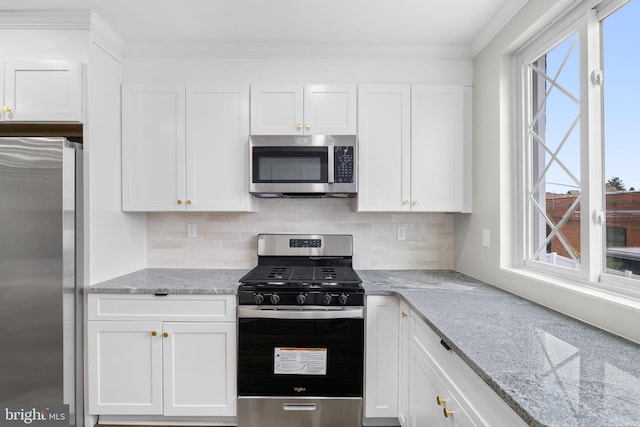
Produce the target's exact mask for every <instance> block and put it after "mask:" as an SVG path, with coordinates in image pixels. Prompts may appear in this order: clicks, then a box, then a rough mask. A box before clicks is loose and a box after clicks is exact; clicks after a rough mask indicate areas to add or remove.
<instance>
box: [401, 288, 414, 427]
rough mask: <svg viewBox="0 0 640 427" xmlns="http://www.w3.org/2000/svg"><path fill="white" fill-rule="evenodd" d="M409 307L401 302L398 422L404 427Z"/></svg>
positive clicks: (406, 410) (407, 423) (407, 372)
mask: <svg viewBox="0 0 640 427" xmlns="http://www.w3.org/2000/svg"><path fill="white" fill-rule="evenodd" d="M410 313H411V311H410V309H409V306H408V305H407V303H405V302H404V301H403V300H401V301H400V305H399V313H398V319H399V322H400V325H399V328H398V329H399V335H400V342H399V345H398V349H399V354H398V371H399V375H398V421H400V425H401V426H402V427H407V426H408V425H409V341H410V339H411V334H410V328H409V326H410V325H409V314H410Z"/></svg>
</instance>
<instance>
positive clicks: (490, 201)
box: [455, 0, 640, 342]
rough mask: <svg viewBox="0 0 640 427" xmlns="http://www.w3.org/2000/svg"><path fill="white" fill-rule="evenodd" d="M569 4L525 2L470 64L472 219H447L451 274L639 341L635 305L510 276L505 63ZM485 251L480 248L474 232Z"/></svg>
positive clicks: (508, 76) (512, 210) (510, 161)
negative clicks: (486, 241)
mask: <svg viewBox="0 0 640 427" xmlns="http://www.w3.org/2000/svg"><path fill="white" fill-rule="evenodd" d="M570 3H571V1H570V0H562V1H556V0H538V1H530V2H528V3H527V4H526V5H525V7H524V8H523V9H522V10H521V11H520V12H519V13H518V14H517V15H516V16H515V17H514V19H513V20H512V21H511V22H510V23H509V24H508V25H507V26H506V27H505V28H504V29H503V30H502V31H501V32H500V33H499V34H498V35H497V36H496V37H495V38H494V39H493V40H492V42H491V43H490V44H488V45H487V46H486V47H485V48H484V49H483V50H482V51H481V52H480V53H479V54H478V55H477V56H476V58H475V60H474V93H473V144H474V149H473V180H472V182H473V214H472V215H470V216H463V215H460V216H457V217H456V220H455V268H456V269H457V270H459V271H461V272H463V273H466V274H469V275H471V276H474V277H476V278H478V279H481V280H484V281H486V282H489V283H492V284H494V285H496V286H499V287H501V288H504V289H506V290H508V291H510V292H513V293H515V294H518V295H521V296H524V297H525V298H528V299H531V300H533V301H536V302H539V303H540V304H543V305H545V306H548V307H551V308H553V309H556V310H558V311H560V312H563V313H566V314H568V315H570V316H573V317H576V318H579V319H581V320H584V321H586V322H588V323H592V324H594V325H596V326H599V327H601V328H603V329H606V330H609V331H611V332H614V333H616V334H619V335H622V336H624V337H627V338H629V339H632V340H634V341H636V342H640V329H639V328H638V327H637V325H638V319H639V317H640V304H638V303H634V302H631V301H629V300H624V299H622V298H615V297H613V296H609V295H605V294H604V293H601V292H597V291H593V290H589V289H586V288H584V287H578V286H570V285H569V284H567V283H563V282H562V281H556V282H552V281H549V280H543V279H540V278H536V277H533V276H531V275H528V276H525V275H523V274H520V273H518V272H516V271H515V270H514V269H512V267H513V266H514V264H515V260H514V259H513V258H514V256H515V249H514V248H515V245H516V240H515V236H516V234H515V231H516V229H515V223H514V221H515V219H516V218H517V213H516V206H517V201H516V199H515V196H514V194H515V190H516V189H515V176H516V175H515V171H516V169H515V168H516V157H515V151H514V150H515V149H516V144H517V139H516V137H515V132H514V129H513V127H514V125H515V121H514V120H515V119H514V117H513V113H514V111H515V106H514V95H513V88H514V84H515V83H514V76H515V74H514V71H513V68H512V63H511V58H512V53H513V52H514V50H515V49H517V48H518V47H520V46H521V45H522V44H523V43H524V42H525V41H526V40H528V39H529V38H530V37H531V36H532V35H533V34H535V33H536V32H537V31H539V30H540V29H541V28H542V26H543V25H545V24H547V23H548V22H550V21H551V20H553V19H554V18H556V17H557V16H558V15H560V14H562V11H563V9H564V8H566V7H567V6H568V5H569V4H570ZM483 229H488V230H489V231H490V234H491V246H490V247H489V248H484V247H482V230H483Z"/></svg>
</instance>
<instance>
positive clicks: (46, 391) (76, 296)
mask: <svg viewBox="0 0 640 427" xmlns="http://www.w3.org/2000/svg"><path fill="white" fill-rule="evenodd" d="M81 172H82V145H81V144H78V143H75V142H71V141H69V140H67V139H66V138H58V137H56V138H18V137H16V138H12V137H11V138H10V137H3V138H0V406H2V407H9V408H16V407H18V406H19V407H21V408H24V410H25V411H27V410H30V408H36V409H37V408H40V407H43V406H45V405H49V406H52V407H53V406H62V405H69V408H68V410H69V414H68V416H67V419H66V420H65V423H64V424H65V425H72V426H73V425H82V424H83V423H82V404H81V402H82V378H81V377H82V370H81V364H80V359H81V357H82V356H81V355H82V347H81V337H82V333H81V325H82V320H81V307H82V295H81V289H79V288H80V287H81V286H79V285H78V284H79V283H81V278H80V277H76V276H77V271H79V268H77V267H79V265H78V264H80V263H79V262H78V260H79V259H81V253H80V252H78V253H76V248H77V246H78V244H77V241H76V239H77V238H78V237H79V236H81V234H82V233H81V232H80V233H78V231H79V230H81V228H79V227H78V226H79V225H80V224H81V221H78V219H81V213H82V212H81V209H78V208H80V207H81V206H82V203H81V198H80V197H78V196H80V195H81V194H82V191H81V188H82V182H81V177H82V173H81ZM78 242H79V244H80V247H82V244H81V241H78ZM2 412H4V410H3V411H2ZM7 414H9V412H7ZM32 425H33V426H35V425H37V423H33V424H32ZM58 425H60V424H58Z"/></svg>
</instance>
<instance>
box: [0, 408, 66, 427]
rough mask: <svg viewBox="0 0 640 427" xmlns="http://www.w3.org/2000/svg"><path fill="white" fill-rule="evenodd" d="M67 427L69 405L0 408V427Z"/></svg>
mask: <svg viewBox="0 0 640 427" xmlns="http://www.w3.org/2000/svg"><path fill="white" fill-rule="evenodd" d="M68 425H69V405H57V406H31V405H11V406H0V427H5V426H7V427H9V426H38V427H56V426H65V427H66V426H68Z"/></svg>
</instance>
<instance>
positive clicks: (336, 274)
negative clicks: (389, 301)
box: [238, 234, 364, 427]
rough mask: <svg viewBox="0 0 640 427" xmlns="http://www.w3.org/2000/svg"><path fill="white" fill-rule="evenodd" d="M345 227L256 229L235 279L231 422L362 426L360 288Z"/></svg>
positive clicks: (260, 426)
mask: <svg viewBox="0 0 640 427" xmlns="http://www.w3.org/2000/svg"><path fill="white" fill-rule="evenodd" d="M352 246H353V245H352V236H350V235H283V234H262V235H259V236H258V266H257V267H255V268H254V269H253V270H252V271H250V272H249V273H248V274H247V275H246V276H245V277H243V278H242V279H241V280H240V281H241V285H240V287H239V288H238V427H276V426H277V427H294V426H295V427H303V426H304V427H311V426H313V427H361V425H362V393H363V370H364V288H363V287H362V284H361V280H360V277H358V274H357V273H356V272H355V271H354V270H353V268H352V256H353V249H352Z"/></svg>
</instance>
